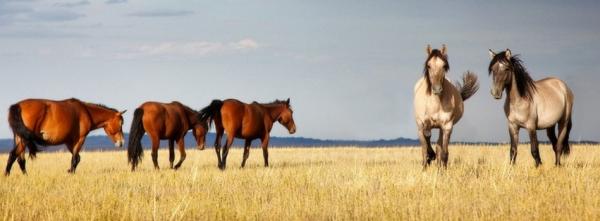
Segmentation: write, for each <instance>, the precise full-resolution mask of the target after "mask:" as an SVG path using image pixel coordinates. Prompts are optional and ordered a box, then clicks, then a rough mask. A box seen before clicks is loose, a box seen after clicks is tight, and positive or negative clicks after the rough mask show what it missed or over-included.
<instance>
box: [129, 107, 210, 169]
mask: <svg viewBox="0 0 600 221" xmlns="http://www.w3.org/2000/svg"><path fill="white" fill-rule="evenodd" d="M189 130H192V133H193V134H194V138H196V142H197V145H198V149H200V150H203V149H204V140H205V136H206V132H207V131H208V123H207V121H206V120H200V115H199V113H198V112H197V111H195V110H193V109H191V108H189V107H188V106H185V105H183V104H182V103H179V102H177V101H173V102H171V103H159V102H146V103H143V104H142V105H140V107H138V108H137V109H136V110H135V113H134V114H133V122H132V123H131V130H130V131H129V145H128V151H127V155H128V158H129V163H131V170H135V168H136V166H137V165H138V164H139V162H140V160H141V159H142V154H143V151H144V150H143V148H142V143H141V140H142V137H143V136H144V133H148V136H149V137H150V140H151V141H152V154H151V155H152V162H153V163H154V168H155V169H159V166H158V147H159V145H160V140H163V139H166V140H169V162H170V165H171V169H179V167H180V166H181V164H182V163H183V161H184V160H185V158H186V153H185V139H184V138H185V135H186V134H187V132H188V131H189ZM175 142H177V147H178V149H179V154H180V157H179V162H178V163H177V164H175V166H173V162H174V161H175V150H174V143H175Z"/></svg>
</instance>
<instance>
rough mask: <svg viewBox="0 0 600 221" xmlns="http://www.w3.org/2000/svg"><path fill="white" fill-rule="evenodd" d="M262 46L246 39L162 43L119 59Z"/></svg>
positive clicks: (134, 51) (196, 55)
mask: <svg viewBox="0 0 600 221" xmlns="http://www.w3.org/2000/svg"><path fill="white" fill-rule="evenodd" d="M259 47H260V45H259V44H258V43H257V42H256V41H255V40H253V39H250V38H246V39H242V40H240V41H236V42H210V41H191V42H162V43H158V44H146V45H141V46H138V47H135V48H134V49H132V50H131V51H130V52H128V53H123V54H119V55H118V56H117V57H118V58H136V57H144V56H170V57H173V56H195V57H202V56H209V55H217V54H227V53H236V52H243V51H248V50H255V49H258V48H259Z"/></svg>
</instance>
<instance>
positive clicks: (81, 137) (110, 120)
mask: <svg viewBox="0 0 600 221" xmlns="http://www.w3.org/2000/svg"><path fill="white" fill-rule="evenodd" d="M123 113H125V111H122V112H119V111H117V110H115V109H112V108H108V107H106V106H104V105H100V104H92V103H86V102H82V101H80V100H77V99H74V98H72V99H68V100H62V101H52V100H42V99H28V100H23V101H21V102H19V103H16V104H14V105H12V106H10V109H9V114H8V123H9V124H10V127H11V129H12V131H13V134H14V148H13V150H12V151H11V152H10V154H9V156H8V163H7V164H6V171H5V175H9V174H10V170H11V167H12V165H13V163H14V162H15V160H17V162H18V163H19V167H21V171H22V172H23V173H24V174H25V173H27V171H26V169H25V147H27V148H28V149H29V156H30V157H31V158H34V157H35V156H36V153H37V152H38V151H39V148H38V145H41V146H48V145H60V144H65V145H66V146H67V148H68V149H69V151H70V152H71V154H72V155H73V156H72V158H71V168H70V169H69V170H68V172H69V173H74V172H75V169H76V168H77V165H78V164H79V161H80V156H79V151H80V150H81V148H82V146H83V143H84V142H85V138H86V136H87V135H88V133H89V132H90V131H92V130H95V129H98V128H104V131H105V132H106V135H108V137H109V138H110V139H111V140H112V141H113V142H114V143H115V146H116V147H121V146H123V142H124V141H123V131H122V130H121V126H122V125H123V117H122V115H123Z"/></svg>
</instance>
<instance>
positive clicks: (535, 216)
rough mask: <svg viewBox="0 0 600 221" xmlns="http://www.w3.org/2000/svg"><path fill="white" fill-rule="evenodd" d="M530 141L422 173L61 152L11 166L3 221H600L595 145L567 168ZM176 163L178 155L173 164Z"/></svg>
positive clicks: (396, 153)
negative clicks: (512, 161)
mask: <svg viewBox="0 0 600 221" xmlns="http://www.w3.org/2000/svg"><path fill="white" fill-rule="evenodd" d="M541 150H542V160H543V162H544V164H543V165H542V166H541V167H540V168H534V163H533V159H532V157H531V154H530V153H529V147H528V146H527V145H521V146H520V148H519V156H518V158H517V165H516V166H510V165H509V163H508V147H507V146H451V147H450V163H449V168H448V169H447V170H438V169H437V168H436V167H435V166H434V167H430V168H429V169H428V170H426V171H422V168H421V165H420V162H421V156H420V149H418V148H281V149H280V148H271V149H270V153H271V154H270V158H271V167H269V168H264V167H263V166H262V165H263V159H262V152H261V150H260V149H259V148H253V149H252V150H251V153H250V159H249V160H248V164H247V165H246V168H244V169H240V168H239V165H240V163H241V155H242V153H241V150H239V149H234V150H232V151H230V155H229V156H230V157H229V160H228V168H227V170H225V171H220V170H218V169H217V162H216V157H215V153H214V150H212V149H208V150H205V151H196V150H192V151H189V152H188V157H187V160H186V161H185V162H184V164H183V166H182V168H181V169H180V170H179V171H173V170H170V169H166V168H167V167H168V165H169V164H168V156H167V155H168V154H167V152H166V151H164V150H163V151H162V152H160V155H159V163H160V166H161V167H163V168H164V169H161V170H159V171H155V170H154V169H153V166H152V162H151V160H150V157H149V155H150V154H149V153H146V155H145V156H146V157H145V158H144V160H143V162H142V164H141V166H140V168H139V169H138V170H137V171H136V172H133V173H132V172H130V170H129V168H130V167H129V166H128V165H127V160H126V154H125V152H116V151H115V152H83V153H82V154H81V155H82V156H81V157H82V161H81V163H80V166H79V168H78V170H77V173H76V174H74V175H71V174H67V173H66V171H67V169H68V167H69V161H70V154H69V153H42V154H39V156H38V158H37V159H36V160H33V161H32V160H28V162H27V164H28V172H29V175H27V176H23V175H21V174H20V171H19V169H18V166H17V165H16V164H15V166H14V168H13V173H12V175H11V176H9V177H1V178H0V220H371V219H376V220H475V219H476V220H506V219H511V220H600V148H599V147H598V146H591V145H576V146H575V147H574V149H573V151H572V154H571V156H570V157H569V158H566V159H565V160H564V161H563V164H564V166H563V167H559V168H557V167H554V165H553V162H554V155H553V152H552V151H551V148H550V147H548V146H547V145H543V146H542V147H541ZM6 158H7V156H6V154H4V155H0V162H1V163H2V164H3V165H4V163H5V162H6ZM176 160H177V159H176Z"/></svg>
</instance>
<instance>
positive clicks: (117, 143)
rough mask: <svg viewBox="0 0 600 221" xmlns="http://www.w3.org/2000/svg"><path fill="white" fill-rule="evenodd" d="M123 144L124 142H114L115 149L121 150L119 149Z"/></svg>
mask: <svg viewBox="0 0 600 221" xmlns="http://www.w3.org/2000/svg"><path fill="white" fill-rule="evenodd" d="M123 143H125V141H123V140H119V141H117V142H115V147H116V148H121V147H123Z"/></svg>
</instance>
